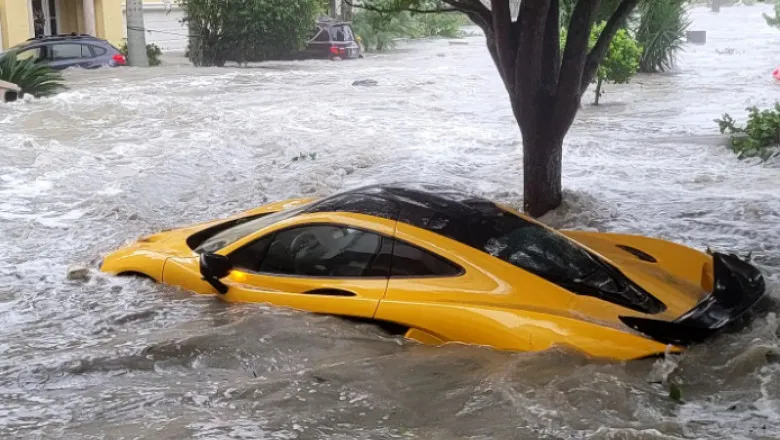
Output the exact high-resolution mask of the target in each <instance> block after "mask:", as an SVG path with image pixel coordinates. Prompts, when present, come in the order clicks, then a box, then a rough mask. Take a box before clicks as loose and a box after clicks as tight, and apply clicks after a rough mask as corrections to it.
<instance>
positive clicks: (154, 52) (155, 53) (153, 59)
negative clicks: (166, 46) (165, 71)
mask: <svg viewBox="0 0 780 440" xmlns="http://www.w3.org/2000/svg"><path fill="white" fill-rule="evenodd" d="M119 51H120V52H121V53H122V55H124V56H125V57H127V38H123V39H122V44H121V45H120V46H119ZM161 56H162V50H161V49H160V47H159V46H157V45H156V44H154V43H149V44H147V45H146V57H147V58H148V59H149V65H150V66H159V65H160V64H162V60H161V59H160V57H161Z"/></svg>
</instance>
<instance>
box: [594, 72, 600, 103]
mask: <svg viewBox="0 0 780 440" xmlns="http://www.w3.org/2000/svg"><path fill="white" fill-rule="evenodd" d="M599 98H601V78H599V79H598V80H596V102H594V104H595V105H599Z"/></svg>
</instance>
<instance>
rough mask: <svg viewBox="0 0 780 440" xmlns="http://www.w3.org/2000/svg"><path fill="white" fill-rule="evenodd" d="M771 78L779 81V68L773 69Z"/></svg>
mask: <svg viewBox="0 0 780 440" xmlns="http://www.w3.org/2000/svg"><path fill="white" fill-rule="evenodd" d="M772 76H773V77H774V78H775V79H776V80H778V81H780V67H775V70H773V71H772Z"/></svg>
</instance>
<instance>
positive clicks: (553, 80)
mask: <svg viewBox="0 0 780 440" xmlns="http://www.w3.org/2000/svg"><path fill="white" fill-rule="evenodd" d="M560 40H561V26H560V2H559V0H552V2H551V3H550V9H549V10H548V11H547V21H546V22H545V24H544V52H543V53H542V80H545V81H547V82H548V87H549V89H548V95H549V96H550V97H553V96H555V94H556V93H557V87H558V76H559V75H560V73H561V42H560Z"/></svg>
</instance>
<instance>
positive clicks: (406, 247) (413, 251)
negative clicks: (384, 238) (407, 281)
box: [390, 240, 463, 278]
mask: <svg viewBox="0 0 780 440" xmlns="http://www.w3.org/2000/svg"><path fill="white" fill-rule="evenodd" d="M461 273H463V269H461V268H460V267H458V266H457V265H455V264H453V263H450V262H449V261H447V260H445V259H444V258H441V257H439V256H437V255H434V254H432V253H430V252H428V251H426V250H423V249H420V248H419V247H417V246H412V245H410V244H408V243H404V242H402V241H399V240H396V241H395V245H394V246H393V262H392V269H391V271H390V276H391V277H396V278H399V277H435V276H440V277H451V276H456V275H460V274H461Z"/></svg>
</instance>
